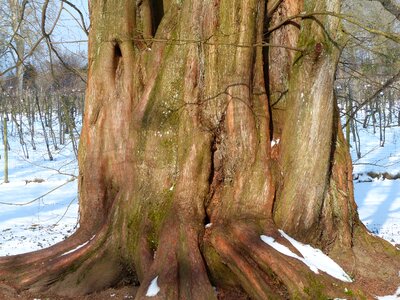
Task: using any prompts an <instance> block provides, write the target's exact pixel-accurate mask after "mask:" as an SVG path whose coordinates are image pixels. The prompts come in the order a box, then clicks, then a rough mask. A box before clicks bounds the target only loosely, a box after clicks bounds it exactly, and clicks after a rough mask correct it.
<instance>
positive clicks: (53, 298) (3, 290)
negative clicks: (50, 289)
mask: <svg viewBox="0 0 400 300" xmlns="http://www.w3.org/2000/svg"><path fill="white" fill-rule="evenodd" d="M137 289H138V287H136V286H124V287H120V288H115V289H113V288H111V289H107V290H104V291H101V292H98V293H93V294H90V295H86V296H79V297H77V296H75V297H63V296H57V295H52V294H40V293H29V292H21V293H17V292H16V291H14V290H12V289H10V288H8V287H4V286H0V299H2V300H72V299H73V300H106V299H107V300H110V299H111V300H121V299H124V300H126V299H134V298H135V295H136V292H137Z"/></svg>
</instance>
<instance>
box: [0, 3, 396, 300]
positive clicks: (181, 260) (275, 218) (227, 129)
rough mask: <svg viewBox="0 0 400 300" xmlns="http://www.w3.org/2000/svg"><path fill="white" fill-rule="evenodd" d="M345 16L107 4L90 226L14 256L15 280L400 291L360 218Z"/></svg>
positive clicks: (282, 295)
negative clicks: (345, 123)
mask: <svg viewBox="0 0 400 300" xmlns="http://www.w3.org/2000/svg"><path fill="white" fill-rule="evenodd" d="M340 4H341V3H340V0H304V1H301V0H283V1H279V0H275V1H272V0H270V1H262V0H209V1H197V0H164V1H161V0H142V1H129V0H120V1H115V0H113V1H111V0H108V1H106V0H92V1H91V4H90V14H91V22H92V25H91V31H90V40H89V80H88V87H87V96H86V110H85V116H84V127H83V130H82V136H81V143H80V149H79V163H80V185H79V187H80V192H79V193H80V205H81V206H80V227H79V230H78V231H77V232H76V233H75V234H74V235H73V236H72V237H71V238H69V239H67V240H66V241H64V242H62V243H59V244H57V245H55V246H53V247H50V248H48V249H44V250H41V251H38V252H35V253H29V254H25V255H17V256H13V257H6V258H1V259H0V277H1V279H2V280H3V281H4V282H5V283H6V284H9V285H11V286H13V287H15V288H16V289H19V290H26V289H27V290H30V291H47V292H53V293H58V294H66V295H77V294H85V293H90V292H94V291H98V290H101V289H104V288H107V287H110V286H113V285H115V284H117V283H119V282H121V281H123V280H126V279H127V278H128V279H129V280H131V281H134V282H135V283H138V284H140V288H139V290H138V293H137V296H136V297H137V299H142V298H146V292H147V289H148V287H149V285H150V283H151V281H153V280H154V279H155V278H157V283H158V285H159V287H160V291H159V292H158V294H157V296H156V297H155V298H156V299H215V298H216V297H217V295H218V297H219V298H224V297H225V298H229V297H231V298H233V299H237V298H238V297H247V296H249V297H250V298H252V299H287V298H292V299H296V298H298V299H307V298H310V299H325V298H335V297H340V298H343V297H349V294H351V295H352V297H354V298H357V299H362V298H363V297H365V298H368V299H369V298H372V297H373V295H377V294H384V293H385V292H386V293H387V292H391V291H392V290H394V289H395V288H396V287H397V286H398V284H399V283H400V282H399V277H398V271H399V270H400V257H399V253H398V251H397V250H396V249H395V248H394V247H392V246H391V245H390V244H389V243H387V242H385V241H383V240H381V239H379V238H377V237H375V236H372V235H370V234H369V233H368V231H367V230H366V228H365V227H364V226H363V225H362V223H361V222H360V220H359V218H358V215H357V208H356V204H355V202H354V195H353V185H352V167H351V159H350V156H349V149H348V147H347V144H346V142H345V140H344V137H343V134H342V132H341V130H340V122H339V116H338V111H337V105H336V101H335V97H334V93H333V82H334V77H335V69H336V64H337V61H338V58H339V55H340V45H341V41H342V39H343V36H342V35H341V32H342V31H341V23H340V19H339V18H338V17H335V16H333V15H334V14H335V13H338V12H339V11H340ZM326 11H329V12H331V13H332V14H331V15H327V14H320V13H321V12H326ZM295 15H298V17H297V18H290V20H288V17H290V16H295ZM278 229H282V230H284V231H285V232H286V233H287V234H289V235H291V236H292V237H294V238H296V239H298V240H301V241H302V242H305V243H309V244H312V245H313V246H315V247H318V248H320V249H322V250H323V251H324V252H325V253H327V254H328V255H329V256H330V257H331V258H333V259H334V260H335V261H336V262H338V263H339V264H340V265H341V266H342V267H343V268H344V269H345V270H346V271H347V273H348V274H350V275H351V276H352V278H353V282H352V283H348V282H342V281H340V280H337V279H335V278H333V277H331V276H329V275H328V274H325V273H323V272H320V273H319V274H315V273H313V272H311V271H310V269H309V268H308V267H307V266H306V265H304V264H303V263H302V262H301V261H299V260H296V259H294V258H292V257H289V256H285V255H284V254H282V253H280V252H278V251H276V250H275V249H273V248H271V247H270V246H268V245H266V244H265V243H263V242H262V241H261V239H260V235H262V234H264V235H268V236H271V237H273V238H275V239H276V240H277V241H278V242H280V243H282V244H284V245H286V246H288V247H290V248H291V249H292V250H293V251H295V250H294V249H293V247H292V246H290V244H289V243H288V241H287V240H286V239H284V238H283V237H282V236H281V235H280V233H279V231H278ZM378 261H379V263H377V262H378ZM213 286H214V287H216V291H215V289H214V288H213ZM346 291H347V292H346ZM346 293H347V295H346ZM351 295H350V296H351ZM324 297H325V298H324Z"/></svg>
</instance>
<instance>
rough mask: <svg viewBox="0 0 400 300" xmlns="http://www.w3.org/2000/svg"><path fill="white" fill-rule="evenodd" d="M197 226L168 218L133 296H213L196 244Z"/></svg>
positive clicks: (206, 297)
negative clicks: (152, 259)
mask: <svg viewBox="0 0 400 300" xmlns="http://www.w3.org/2000/svg"><path fill="white" fill-rule="evenodd" d="M198 231H199V230H198V228H195V227H194V226H192V225H190V224H186V223H185V222H180V223H179V222H177V220H176V219H171V220H170V222H167V223H166V224H165V226H164V230H163V232H162V233H161V238H160V241H159V248H158V250H157V252H156V253H155V258H154V261H153V264H152V265H151V267H150V269H149V270H148V271H147V273H146V274H145V277H144V280H143V282H141V286H140V288H139V291H138V293H137V296H136V299H146V295H149V294H151V292H152V291H151V289H150V285H151V284H152V282H153V286H154V284H155V283H157V286H158V288H159V290H157V289H156V291H155V292H154V293H155V295H154V296H153V297H152V299H182V300H183V299H196V300H197V299H199V300H200V299H216V294H215V292H214V290H213V288H212V286H211V283H210V281H209V279H208V275H207V270H206V268H205V264H204V261H203V258H202V256H201V253H200V250H199V246H198Z"/></svg>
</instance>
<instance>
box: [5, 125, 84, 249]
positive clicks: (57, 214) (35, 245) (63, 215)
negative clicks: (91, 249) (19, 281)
mask: <svg viewBox="0 0 400 300" xmlns="http://www.w3.org/2000/svg"><path fill="white" fill-rule="evenodd" d="M40 128H41V127H40V126H39V124H38V126H37V132H36V136H35V142H36V146H37V149H38V150H36V151H33V150H32V147H31V145H28V151H29V159H26V158H24V156H23V152H22V147H21V145H20V142H19V138H18V137H17V136H16V133H15V131H14V132H12V133H11V135H10V136H9V145H10V148H11V150H10V151H9V181H10V182H9V183H4V182H3V181H4V154H3V153H4V147H3V141H2V139H0V140H1V143H0V156H1V158H0V256H4V255H12V254H19V253H24V252H30V251H35V250H39V249H42V248H45V247H48V246H50V245H52V244H55V243H57V242H59V241H62V240H63V239H65V238H66V237H67V236H69V235H71V234H72V233H73V232H74V231H75V230H76V226H77V218H78V199H77V180H76V176H77V175H78V166H77V161H76V158H75V155H74V152H73V149H72V144H71V142H67V143H66V145H58V147H59V150H55V149H54V146H53V145H51V146H50V148H51V152H52V155H53V157H54V160H53V161H50V160H49V158H48V156H47V151H46V146H45V143H44V138H43V132H42V131H41V130H40ZM9 129H12V128H11V122H10V124H9ZM10 131H11V130H10ZM26 138H27V141H28V140H29V136H26Z"/></svg>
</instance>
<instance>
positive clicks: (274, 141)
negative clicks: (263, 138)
mask: <svg viewBox="0 0 400 300" xmlns="http://www.w3.org/2000/svg"><path fill="white" fill-rule="evenodd" d="M279 142H280V139H273V140H272V141H271V147H274V146H276V145H278V144H279Z"/></svg>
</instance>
